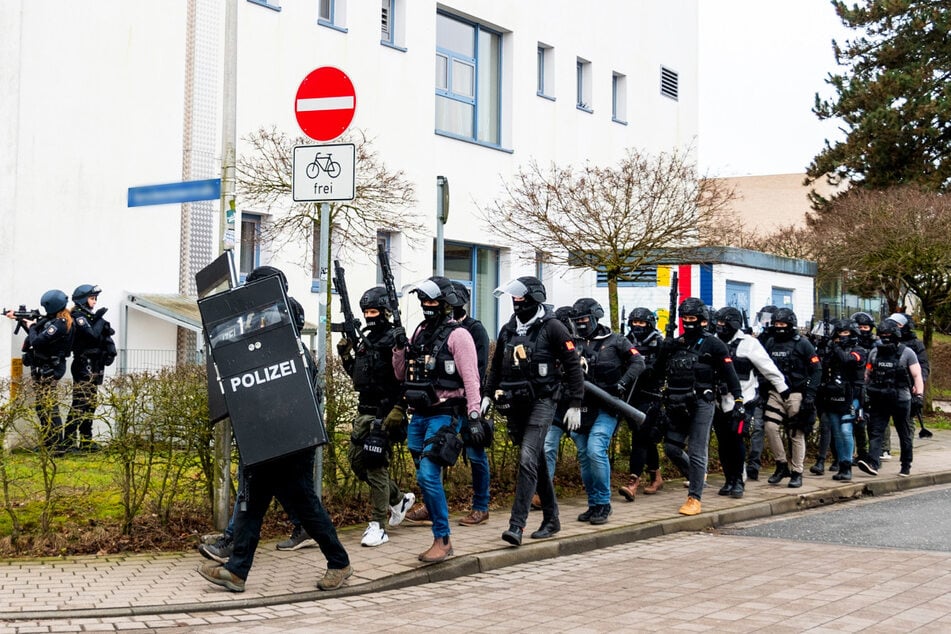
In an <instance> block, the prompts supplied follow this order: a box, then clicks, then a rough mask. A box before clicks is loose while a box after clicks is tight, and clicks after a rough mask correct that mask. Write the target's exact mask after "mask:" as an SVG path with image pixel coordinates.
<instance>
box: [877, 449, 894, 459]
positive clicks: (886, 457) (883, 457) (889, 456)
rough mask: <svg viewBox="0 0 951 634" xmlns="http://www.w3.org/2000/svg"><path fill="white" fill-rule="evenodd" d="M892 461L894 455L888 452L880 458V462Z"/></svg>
mask: <svg viewBox="0 0 951 634" xmlns="http://www.w3.org/2000/svg"><path fill="white" fill-rule="evenodd" d="M891 459H892V455H891V454H890V453H888V452H887V451H886V452H883V453H882V457H881V458H879V460H891Z"/></svg>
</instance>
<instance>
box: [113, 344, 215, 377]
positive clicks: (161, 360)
mask: <svg viewBox="0 0 951 634" xmlns="http://www.w3.org/2000/svg"><path fill="white" fill-rule="evenodd" d="M185 356H186V358H185V363H186V364H191V363H195V364H204V363H205V355H204V352H203V351H201V350H194V351H190V352H186V353H185ZM178 363H179V356H178V352H176V351H175V350H144V349H127V350H120V351H119V367H118V368H117V370H118V371H119V372H120V373H124V374H129V373H132V372H148V371H155V370H161V369H162V368H172V367H175V366H176V365H178Z"/></svg>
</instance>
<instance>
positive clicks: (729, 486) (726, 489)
mask: <svg viewBox="0 0 951 634" xmlns="http://www.w3.org/2000/svg"><path fill="white" fill-rule="evenodd" d="M741 482H742V480H741ZM733 483H734V480H733V478H727V479H726V482H725V483H724V484H723V486H722V487H720V490H719V491H717V495H730V491H732V490H733Z"/></svg>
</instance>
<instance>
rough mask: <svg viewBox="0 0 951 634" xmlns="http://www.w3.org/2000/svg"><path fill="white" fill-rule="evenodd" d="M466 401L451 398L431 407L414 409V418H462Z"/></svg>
mask: <svg viewBox="0 0 951 634" xmlns="http://www.w3.org/2000/svg"><path fill="white" fill-rule="evenodd" d="M465 405H466V399H464V398H451V399H449V400H446V401H443V402H441V403H436V404H434V405H430V406H429V407H413V415H414V416H461V415H462V414H463V413H464V410H465Z"/></svg>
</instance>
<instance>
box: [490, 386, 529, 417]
mask: <svg viewBox="0 0 951 634" xmlns="http://www.w3.org/2000/svg"><path fill="white" fill-rule="evenodd" d="M534 400H535V389H534V388H533V387H532V383H531V381H528V380H524V379H523V380H520V381H501V382H500V383H499V388H498V389H497V390H496V391H495V407H496V409H498V410H499V412H501V413H503V414H505V413H507V412H510V411H512V409H513V408H518V407H519V406H522V407H525V406H528V405H530V404H531V403H532V402H533V401H534Z"/></svg>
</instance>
